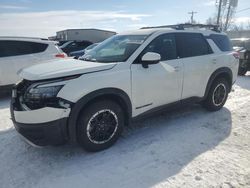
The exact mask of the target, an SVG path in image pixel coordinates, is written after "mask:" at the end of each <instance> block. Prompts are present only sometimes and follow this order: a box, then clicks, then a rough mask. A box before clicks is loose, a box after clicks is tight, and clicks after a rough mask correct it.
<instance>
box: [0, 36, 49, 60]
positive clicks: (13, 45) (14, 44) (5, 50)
mask: <svg viewBox="0 0 250 188" xmlns="http://www.w3.org/2000/svg"><path fill="white" fill-rule="evenodd" d="M47 47H48V44H43V43H37V42H28V41H12V40H11V41H10V40H1V41H0V57H9V56H18V55H28V54H35V53H40V52H44V51H45V50H46V49H47Z"/></svg>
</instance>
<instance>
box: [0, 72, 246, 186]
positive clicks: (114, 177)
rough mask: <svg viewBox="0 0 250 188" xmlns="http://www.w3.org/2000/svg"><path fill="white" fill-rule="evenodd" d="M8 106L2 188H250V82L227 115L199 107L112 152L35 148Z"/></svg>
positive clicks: (241, 81) (130, 136)
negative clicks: (19, 131) (21, 132)
mask: <svg viewBox="0 0 250 188" xmlns="http://www.w3.org/2000/svg"><path fill="white" fill-rule="evenodd" d="M9 102H10V99H9V98H1V99H0V187H3V188H10V187H11V188H12V187H25V188H28V187H32V188H34V187H41V188H43V187H46V188H49V187H51V188H52V187H53V188H56V187H98V188H101V187H104V188H111V187H114V188H117V187H119V188H123V187H130V188H133V187H135V188H141V187H157V188H158V187H159V188H160V187H197V188H198V187H223V188H224V187H225V188H227V187H250V125H249V122H250V116H249V112H250V105H249V104H250V75H248V76H245V77H239V78H238V81H237V83H236V85H235V86H234V92H232V93H231V94H230V96H229V99H228V101H227V103H226V105H225V107H224V108H223V109H222V110H221V111H219V112H214V113H211V112H207V111H206V110H204V109H203V108H201V107H200V106H199V105H193V106H187V107H184V108H181V109H177V110H174V111H171V112H165V113H162V114H160V115H158V116H154V117H151V118H148V119H145V120H142V121H139V122H137V123H134V124H133V125H132V126H131V127H130V128H129V129H127V130H126V131H125V132H124V134H123V136H122V138H121V139H120V140H119V141H118V142H117V144H115V145H114V146H113V147H111V148H110V149H108V150H105V151H102V152H98V153H87V152H85V151H83V150H82V149H81V148H80V147H78V146H76V145H65V146H61V147H45V148H34V147H32V146H30V145H28V144H27V143H26V142H24V141H23V140H22V139H21V138H20V136H19V135H18V134H17V133H16V131H15V130H14V128H13V124H12V122H11V120H10V114H9Z"/></svg>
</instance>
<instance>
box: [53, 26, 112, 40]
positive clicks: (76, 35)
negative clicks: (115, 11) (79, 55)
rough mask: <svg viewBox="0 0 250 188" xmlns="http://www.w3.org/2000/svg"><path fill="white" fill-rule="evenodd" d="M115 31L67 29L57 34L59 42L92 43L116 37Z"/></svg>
mask: <svg viewBox="0 0 250 188" xmlns="http://www.w3.org/2000/svg"><path fill="white" fill-rule="evenodd" d="M115 34H116V33H115V32H113V31H107V30H101V29H67V30H63V31H58V32H56V40H58V41H71V40H72V41H90V42H92V43H98V42H102V41H104V40H105V39H107V38H109V37H111V36H113V35H115Z"/></svg>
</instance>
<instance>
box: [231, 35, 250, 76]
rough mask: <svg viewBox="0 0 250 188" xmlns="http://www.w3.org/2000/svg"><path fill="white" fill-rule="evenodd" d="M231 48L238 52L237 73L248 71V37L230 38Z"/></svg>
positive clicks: (249, 42) (249, 53) (249, 49)
mask: <svg viewBox="0 0 250 188" xmlns="http://www.w3.org/2000/svg"><path fill="white" fill-rule="evenodd" d="M231 41H232V44H233V48H234V50H235V51H236V52H238V53H239V58H240V63H239V71H238V74H239V75H242V76H243V75H245V74H246V73H247V71H250V38H235V39H231Z"/></svg>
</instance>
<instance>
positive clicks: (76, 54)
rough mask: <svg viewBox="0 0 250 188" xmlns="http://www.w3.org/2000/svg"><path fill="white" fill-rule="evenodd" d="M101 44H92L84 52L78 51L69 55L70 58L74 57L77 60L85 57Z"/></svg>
mask: <svg viewBox="0 0 250 188" xmlns="http://www.w3.org/2000/svg"><path fill="white" fill-rule="evenodd" d="M98 44H99V43H94V44H91V45H90V46H88V47H87V48H85V49H82V50H78V51H74V52H71V53H69V56H70V57H74V58H75V59H78V58H79V57H81V56H83V55H84V54H86V53H87V52H89V51H90V50H92V49H93V48H94V47H96V46H97V45H98Z"/></svg>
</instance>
